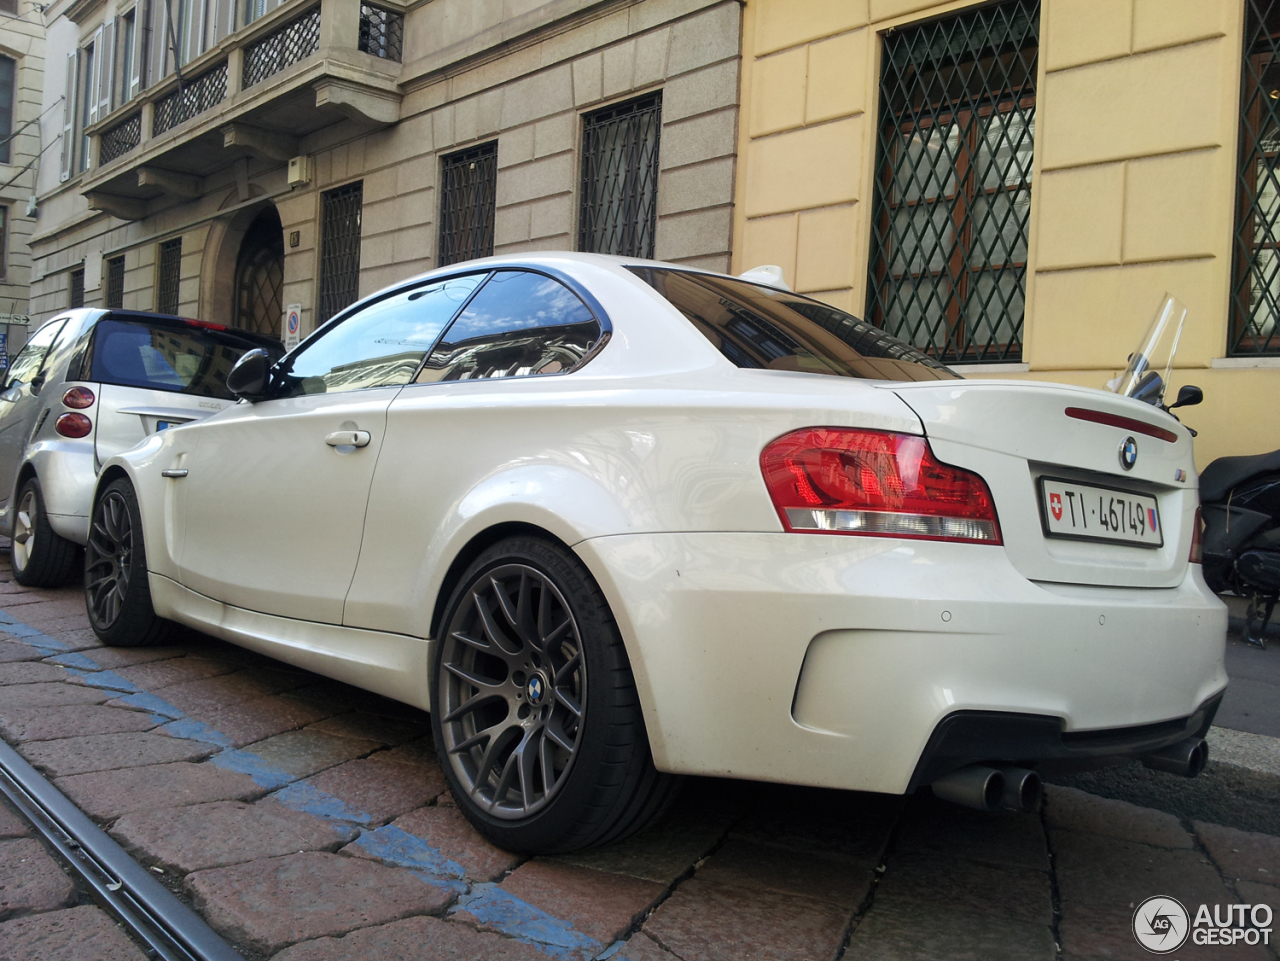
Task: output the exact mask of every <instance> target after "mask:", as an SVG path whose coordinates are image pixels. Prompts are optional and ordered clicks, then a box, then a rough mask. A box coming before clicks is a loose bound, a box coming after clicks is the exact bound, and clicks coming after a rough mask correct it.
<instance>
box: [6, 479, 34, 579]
mask: <svg viewBox="0 0 1280 961" xmlns="http://www.w3.org/2000/svg"><path fill="white" fill-rule="evenodd" d="M38 510H39V504H37V502H36V490H35V488H34V487H27V488H26V489H25V490H23V492H22V500H21V502H20V503H19V504H18V513H17V515H16V516H15V517H14V519H13V555H12V561H13V568H14V570H15V571H25V570H26V569H27V566H28V565H29V564H30V563H31V554H32V553H33V552H34V551H35V549H36V546H37V542H36V516H37V511H38Z"/></svg>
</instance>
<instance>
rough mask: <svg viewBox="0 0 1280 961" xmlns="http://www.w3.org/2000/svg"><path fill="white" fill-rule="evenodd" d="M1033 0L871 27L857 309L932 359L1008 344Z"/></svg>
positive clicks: (1016, 286) (1021, 264)
mask: <svg viewBox="0 0 1280 961" xmlns="http://www.w3.org/2000/svg"><path fill="white" fill-rule="evenodd" d="M1039 20H1040V3H1039V0H1007V2H1004V3H999V4H995V5H993V6H988V7H983V8H980V9H977V10H973V11H969V12H966V13H963V14H960V15H958V16H954V17H947V18H946V19H943V20H935V21H933V22H931V23H926V24H921V25H919V26H913V27H907V28H905V29H902V30H896V31H893V32H891V33H889V34H887V35H886V36H885V38H884V59H883V68H882V71H881V76H880V126H879V134H878V138H877V150H876V176H875V185H874V188H873V197H872V238H871V240H872V250H871V257H870V264H869V270H870V276H869V278H868V284H867V317H868V319H869V320H871V321H872V322H873V323H875V324H876V325H877V326H880V327H883V328H884V329H885V330H887V331H889V332H890V333H891V334H894V335H896V336H897V337H898V338H900V339H901V340H904V341H906V342H907V343H909V344H913V345H915V346H916V347H918V348H920V349H921V350H924V351H925V352H927V353H929V354H931V355H933V356H934V357H936V358H938V359H939V360H942V361H944V362H946V363H964V362H982V361H987V362H991V361H1017V360H1019V359H1020V358H1021V356H1022V320H1023V313H1024V304H1025V292H1026V269H1027V264H1026V262H1027V223H1028V220H1029V217H1030V211H1031V156H1032V144H1033V141H1034V135H1035V103H1036V88H1035V84H1036V55H1037V42H1038V40H1037V38H1038V33H1039Z"/></svg>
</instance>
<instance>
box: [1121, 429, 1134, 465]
mask: <svg viewBox="0 0 1280 961" xmlns="http://www.w3.org/2000/svg"><path fill="white" fill-rule="evenodd" d="M1136 463H1138V442H1137V441H1136V440H1134V439H1133V438H1132V437H1126V438H1125V439H1124V443H1123V444H1121V445H1120V466H1121V467H1123V468H1124V469H1125V470H1133V465H1134V464H1136Z"/></svg>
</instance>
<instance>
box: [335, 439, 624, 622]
mask: <svg viewBox="0 0 1280 961" xmlns="http://www.w3.org/2000/svg"><path fill="white" fill-rule="evenodd" d="M511 523H517V524H528V525H531V526H533V527H539V528H541V529H543V530H545V531H547V533H549V534H551V535H553V536H554V537H556V538H558V539H559V540H561V541H563V542H564V543H565V544H568V545H569V546H571V547H572V546H573V545H574V544H577V543H578V542H580V541H582V540H583V539H584V538H586V537H588V536H591V535H592V534H593V533H595V532H598V531H600V530H628V529H629V528H630V527H631V521H630V518H628V517H627V515H626V514H625V513H624V512H623V510H622V509H621V507H620V505H619V504H618V500H617V498H616V496H614V495H613V494H611V493H610V492H609V491H607V490H606V489H605V488H604V487H603V486H601V485H600V484H599V483H598V482H597V481H596V480H594V479H593V478H591V477H590V476H587V475H586V474H583V473H579V472H577V471H574V470H572V469H571V468H568V467H565V466H563V465H556V464H528V465H521V466H516V467H512V468H510V469H508V470H504V471H501V472H499V473H496V474H494V475H491V476H489V477H486V478H484V479H483V480H481V481H480V482H479V483H477V484H476V485H475V486H474V487H472V488H471V489H470V490H469V491H467V493H466V494H465V495H464V496H463V497H462V498H461V500H460V501H459V502H458V504H457V507H456V508H455V509H454V510H453V511H451V512H450V513H449V514H448V516H447V517H446V518H445V519H444V521H443V523H441V524H440V526H439V527H438V528H437V529H436V530H434V531H432V532H430V533H429V534H428V538H429V539H428V541H427V543H426V544H425V545H423V548H422V549H418V550H410V549H408V547H407V545H405V544H404V543H403V542H402V541H401V540H400V539H399V536H398V533H397V534H393V533H392V532H390V531H386V532H385V533H380V532H378V531H374V530H370V529H369V528H368V527H366V531H365V540H364V543H363V544H362V545H361V548H360V562H359V565H358V566H357V568H356V576H355V579H354V580H353V581H352V584H351V590H350V592H349V593H348V595H347V603H346V608H345V611H344V615H343V623H344V624H346V625H347V626H348V627H367V628H372V629H374V630H380V631H391V632H394V633H397V634H410V635H413V636H415V637H427V636H428V635H429V633H430V631H431V617H432V614H433V613H434V611H435V603H436V598H437V596H438V594H439V593H440V590H441V588H442V586H443V584H444V579H445V577H446V575H447V573H448V571H449V568H450V566H451V565H452V564H453V561H454V559H455V558H456V557H457V556H458V555H459V554H460V553H461V552H462V551H463V549H464V548H465V547H466V546H467V545H468V544H469V543H471V541H472V540H473V539H475V538H476V537H477V536H478V535H480V534H482V533H484V532H485V531H487V530H489V529H490V528H493V527H495V526H497V525H499V524H511ZM410 558H412V559H413V560H412V561H410V560H409V559H410Z"/></svg>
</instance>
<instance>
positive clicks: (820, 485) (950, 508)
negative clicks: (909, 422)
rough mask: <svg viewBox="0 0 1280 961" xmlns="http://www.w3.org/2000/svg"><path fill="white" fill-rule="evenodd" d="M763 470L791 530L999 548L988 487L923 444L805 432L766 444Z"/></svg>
mask: <svg viewBox="0 0 1280 961" xmlns="http://www.w3.org/2000/svg"><path fill="white" fill-rule="evenodd" d="M760 469H761V470H762V471H763V472H764V482H765V486H766V487H768V489H769V496H770V497H771V498H772V499H773V506H774V507H775V508H777V511H778V517H779V518H781V520H782V526H783V527H784V528H785V529H786V530H788V531H793V532H796V533H810V534H818V533H830V534H869V535H872V536H875V537H920V538H927V539H929V540H947V541H966V542H968V543H973V544H999V543H1001V540H1000V524H999V521H998V520H997V519H996V507H995V502H994V501H993V500H992V498H991V491H990V490H988V488H987V485H986V482H985V481H983V479H982V478H981V477H979V476H978V475H977V474H973V473H970V472H969V471H965V470H960V469H959V468H958V467H951V466H948V465H947V464H942V463H939V462H938V461H937V460H936V459H935V458H934V456H933V451H931V450H930V449H929V443H928V441H926V440H925V439H924V438H923V437H917V436H915V435H912V434H890V433H886V432H883V431H871V430H847V429H841V428H836V427H807V428H805V429H803V430H797V431H793V432H791V433H790V434H784V435H783V436H782V437H779V438H778V439H777V440H775V441H773V442H772V443H771V444H769V446H768V447H766V448H765V449H764V452H763V453H762V454H761V455H760Z"/></svg>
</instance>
